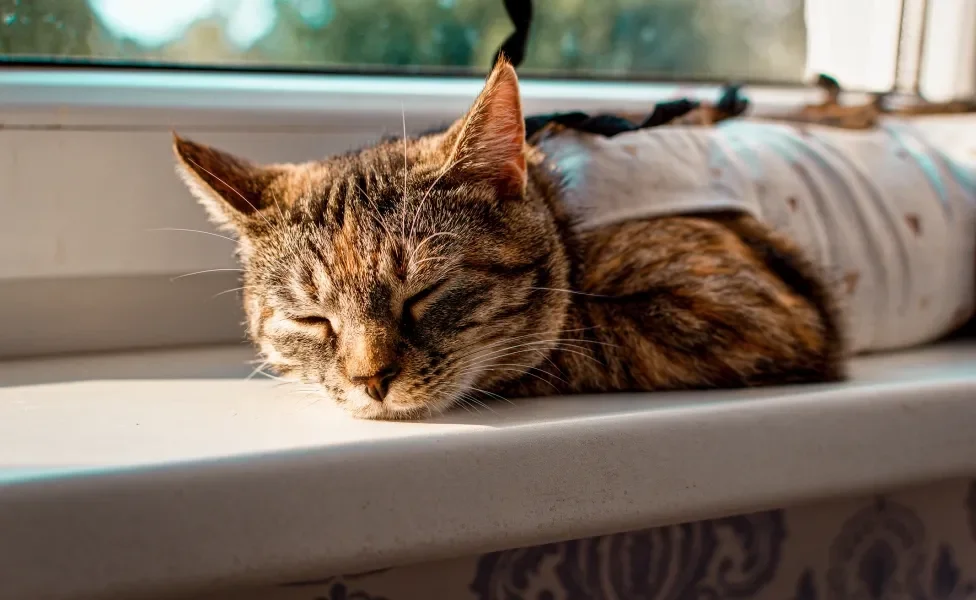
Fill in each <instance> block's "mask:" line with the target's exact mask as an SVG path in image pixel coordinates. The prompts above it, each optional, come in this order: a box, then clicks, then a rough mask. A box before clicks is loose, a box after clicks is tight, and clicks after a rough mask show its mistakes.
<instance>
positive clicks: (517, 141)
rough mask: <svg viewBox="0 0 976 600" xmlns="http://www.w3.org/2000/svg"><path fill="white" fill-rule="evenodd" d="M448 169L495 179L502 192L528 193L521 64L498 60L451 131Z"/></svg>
mask: <svg viewBox="0 0 976 600" xmlns="http://www.w3.org/2000/svg"><path fill="white" fill-rule="evenodd" d="M445 139H446V140H447V142H448V143H449V144H452V147H451V148H450V152H449V158H448V160H447V162H446V163H445V168H448V169H460V170H461V171H462V172H464V173H465V175H467V176H470V177H474V178H476V179H480V180H482V181H486V182H489V183H491V184H493V185H494V186H495V187H496V188H497V189H498V192H499V193H500V194H501V195H502V196H520V195H521V194H523V193H524V192H525V185H526V161H525V121H524V119H523V118H522V102H521V100H520V98H519V84H518V77H517V76H516V75H515V68H514V67H512V65H511V63H509V62H508V60H506V59H505V58H504V57H502V58H500V59H499V60H498V63H497V64H496V65H495V68H494V69H492V71H491V74H490V75H489V76H488V81H487V82H486V83H485V87H484V89H483V90H482V91H481V94H480V95H479V96H478V99H477V100H476V101H475V103H474V106H472V107H471V109H470V110H469V111H468V114H467V115H465V117H463V118H462V119H461V120H460V121H458V122H457V123H455V124H454V125H453V126H452V127H451V129H450V130H448V133H447V136H446V138H445Z"/></svg>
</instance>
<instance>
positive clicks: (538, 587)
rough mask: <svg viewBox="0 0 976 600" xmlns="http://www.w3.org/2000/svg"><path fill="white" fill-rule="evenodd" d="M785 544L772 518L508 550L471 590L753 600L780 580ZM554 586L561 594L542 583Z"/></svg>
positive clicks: (581, 598) (489, 561) (489, 559)
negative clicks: (770, 583) (773, 580)
mask: <svg viewBox="0 0 976 600" xmlns="http://www.w3.org/2000/svg"><path fill="white" fill-rule="evenodd" d="M784 538H785V530H784V527H783V514H782V512H781V511H770V512H764V513H756V514H751V515H744V516H738V517H731V518H727V519H717V520H713V521H699V522H696V523H687V524H684V525H674V526H670V527H659V528H656V529H648V530H645V531H640V532H629V533H623V534H618V535H609V536H602V537H595V538H588V539H583V540H575V541H571V542H565V543H562V544H549V545H545V546H536V547H532V548H521V549H517V550H508V551H504V552H496V553H493V554H487V555H485V556H483V557H481V559H480V560H479V561H478V566H477V569H476V576H475V579H474V582H473V583H472V584H471V589H472V591H473V592H474V593H475V596H476V597H477V598H478V599H479V600H513V599H516V598H539V599H542V598H554V597H557V596H558V597H560V598H565V599H566V600H587V599H590V598H653V599H655V600H682V599H684V598H748V597H750V596H751V595H753V594H754V593H755V592H756V591H757V590H759V589H761V588H762V587H763V586H764V585H765V584H766V583H767V582H768V581H769V579H770V577H771V576H772V575H773V573H775V571H776V567H777V565H778V563H779V559H780V555H781V546H782V543H783V539H784ZM547 570H548V571H551V572H547ZM552 574H555V577H552ZM554 580H555V581H557V582H558V585H559V588H560V589H558V590H553V589H548V588H546V587H544V585H545V584H542V583H541V582H543V581H545V582H551V581H554Z"/></svg>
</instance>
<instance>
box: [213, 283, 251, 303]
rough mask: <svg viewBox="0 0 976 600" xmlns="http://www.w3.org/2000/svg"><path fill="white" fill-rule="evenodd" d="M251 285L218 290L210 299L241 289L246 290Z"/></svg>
mask: <svg viewBox="0 0 976 600" xmlns="http://www.w3.org/2000/svg"><path fill="white" fill-rule="evenodd" d="M250 287H251V286H248V285H242V286H241V287H236V288H230V289H229V290H224V291H222V292H217V293H216V294H214V295H213V296H211V297H210V299H211V300H213V299H214V298H216V297H218V296H223V295H224V294H232V293H234V292H240V291H241V290H246V289H248V288H250Z"/></svg>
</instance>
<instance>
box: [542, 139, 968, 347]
mask: <svg viewBox="0 0 976 600" xmlns="http://www.w3.org/2000/svg"><path fill="white" fill-rule="evenodd" d="M541 148H542V150H543V152H544V153H545V154H546V155H547V157H548V158H549V160H551V161H552V163H553V164H554V165H555V167H556V169H557V170H558V171H559V172H560V174H561V175H562V176H563V178H564V180H565V185H566V189H565V199H566V202H567V203H568V204H569V205H570V206H571V207H572V210H573V211H574V212H576V214H577V217H578V218H579V225H578V226H579V227H580V228H581V229H592V228H595V227H600V226H603V225H607V224H610V223H616V222H620V221H626V220H630V219H643V218H652V217H658V216H664V215H691V214H699V213H703V212H709V211H717V210H724V211H728V210H732V211H739V212H744V213H748V214H751V215H753V216H755V217H756V218H758V219H759V220H761V221H763V222H765V223H766V224H768V225H770V226H772V227H773V228H774V229H776V230H778V231H780V232H782V233H785V234H786V235H788V236H789V237H791V238H792V239H793V240H794V241H795V242H796V243H798V244H799V245H800V246H801V247H802V248H803V250H804V251H805V252H806V254H807V256H808V258H810V259H811V260H813V261H814V262H815V263H817V264H818V265H819V266H820V267H821V268H822V269H823V272H824V273H825V275H826V276H827V277H828V280H829V281H828V282H829V283H830V284H831V285H833V286H835V289H836V290H837V296H838V298H839V300H840V303H841V308H842V310H843V317H844V318H845V319H846V321H847V334H848V344H849V350H850V351H851V352H856V353H859V352H867V351H877V350H891V349H896V348H903V347H908V346H912V345H916V344H920V343H923V342H927V341H930V340H933V339H935V338H937V337H939V336H942V335H945V334H946V333H948V332H949V331H950V330H952V329H953V328H955V327H956V326H958V325H959V324H961V322H962V321H963V320H965V319H966V318H968V317H969V316H970V315H971V314H972V311H973V300H974V298H973V296H974V292H976V282H974V267H976V169H974V168H973V165H972V164H970V163H967V162H965V161H960V160H957V159H952V158H949V156H948V155H947V153H946V152H943V151H942V149H940V148H939V147H938V144H937V143H935V142H933V140H931V139H929V136H927V135H926V132H925V130H924V128H920V127H918V126H916V125H912V124H909V123H907V122H899V121H885V122H884V123H883V124H882V126H881V127H880V128H878V129H875V130H871V131H844V130H838V129H830V128H824V127H815V126H804V127H794V126H791V125H785V124H780V123H772V122H762V121H731V122H727V123H726V124H723V125H721V126H719V127H715V128H702V127H661V128H655V129H645V130H640V131H635V132H629V133H625V134H621V135H618V136H615V137H613V138H605V137H601V136H595V135H589V134H582V133H578V132H572V131H567V132H563V133H560V134H558V135H555V136H553V137H551V138H549V139H547V140H545V141H543V142H542V144H541Z"/></svg>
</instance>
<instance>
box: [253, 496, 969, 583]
mask: <svg viewBox="0 0 976 600" xmlns="http://www.w3.org/2000/svg"><path fill="white" fill-rule="evenodd" d="M791 529H792V531H791ZM432 569H433V570H432ZM432 574H434V575H433V576H432ZM278 589H279V590H282V592H283V593H282V594H281V595H280V596H277V595H274V594H267V595H260V596H254V597H251V596H248V599H249V600H252V598H253V599H254V600H279V599H280V600H441V599H442V598H443V599H444V600H591V599H593V600H686V599H687V600H720V599H721V600H726V599H727V600H736V599H747V598H748V599H755V600H976V480H974V481H970V482H961V481H955V482H949V483H947V484H946V487H941V488H940V487H938V486H936V487H931V488H929V487H927V488H923V489H922V493H920V494H918V493H916V494H914V495H913V494H911V493H909V494H905V495H900V494H893V495H890V496H882V497H878V498H875V499H869V500H867V501H863V502H860V503H859V502H858V501H857V500H851V501H844V502H842V503H841V504H840V505H831V506H828V507H825V508H823V509H818V508H816V507H814V508H812V509H806V508H802V507H801V508H797V509H788V510H774V511H768V512H760V513H753V514H748V515H740V516H735V517H728V518H723V519H714V520H708V521H698V522H693V523H685V524H682V525H672V526H667V527H657V528H653V529H647V530H642V531H631V532H627V533H621V534H615V535H606V536H600V537H592V538H586V539H580V540H573V541H569V542H563V543H555V544H545V545H540V546H531V547H525V548H517V549H514V550H505V551H502V552H493V553H490V554H485V555H482V556H480V557H472V558H460V559H456V560H452V561H449V562H446V563H436V564H434V565H426V566H424V567H422V568H420V569H419V570H417V571H415V570H414V569H413V568H412V567H404V568H397V569H386V570H382V571H372V572H368V573H359V574H354V575H346V576H342V577H327V578H324V579H319V580H316V581H304V582H293V583H289V584H284V585H283V586H281V587H279V588H278ZM286 590H287V591H286ZM234 600H238V599H237V597H234Z"/></svg>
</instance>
